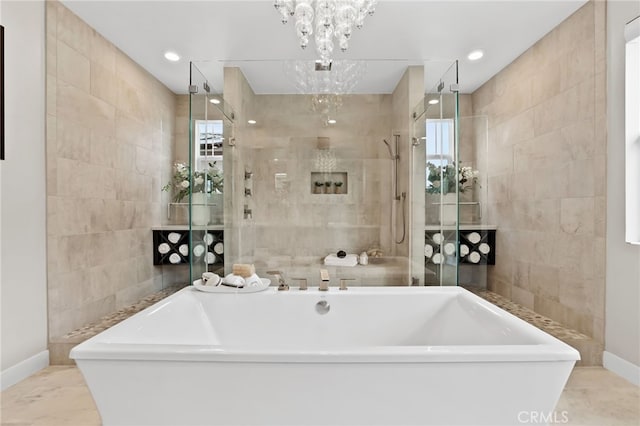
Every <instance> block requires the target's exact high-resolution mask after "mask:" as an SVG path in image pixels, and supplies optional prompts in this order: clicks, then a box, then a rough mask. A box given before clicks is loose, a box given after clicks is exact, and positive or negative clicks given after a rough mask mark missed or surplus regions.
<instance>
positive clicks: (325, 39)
mask: <svg viewBox="0 0 640 426" xmlns="http://www.w3.org/2000/svg"><path fill="white" fill-rule="evenodd" d="M376 3H377V0H340V1H336V0H275V1H274V3H273V5H274V7H275V9H276V10H277V11H278V13H280V17H281V20H282V23H283V24H286V23H287V22H288V21H289V18H290V17H295V24H294V25H295V31H296V34H297V36H298V39H299V44H300V47H301V48H302V49H305V48H306V47H307V46H308V45H309V41H310V38H309V36H310V35H312V34H314V30H315V37H314V40H315V44H316V51H317V53H318V55H319V56H320V59H321V61H322V63H323V64H328V63H329V62H330V61H331V55H332V54H333V46H334V39H335V43H337V45H338V46H339V47H340V50H341V51H342V52H346V51H347V49H348V48H349V42H348V41H349V39H350V37H351V35H352V32H353V28H354V27H355V28H358V29H360V28H362V27H363V25H364V20H365V18H366V17H367V16H370V15H373V13H374V12H375V6H376Z"/></svg>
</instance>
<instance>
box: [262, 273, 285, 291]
mask: <svg viewBox="0 0 640 426" xmlns="http://www.w3.org/2000/svg"><path fill="white" fill-rule="evenodd" d="M267 274H269V275H273V276H274V277H276V279H277V280H278V284H279V285H278V291H284V290H289V285H288V284H287V283H286V282H285V280H284V278H283V277H282V272H280V271H267Z"/></svg>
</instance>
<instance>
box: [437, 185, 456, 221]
mask: <svg viewBox="0 0 640 426" xmlns="http://www.w3.org/2000/svg"><path fill="white" fill-rule="evenodd" d="M440 202H441V204H440V209H441V210H440V223H441V224H442V225H455V224H456V222H457V221H458V199H457V197H456V193H455V192H449V193H447V194H444V195H443V196H442V197H441V199H440Z"/></svg>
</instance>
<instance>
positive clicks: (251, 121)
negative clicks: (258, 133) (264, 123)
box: [247, 120, 257, 124]
mask: <svg viewBox="0 0 640 426" xmlns="http://www.w3.org/2000/svg"><path fill="white" fill-rule="evenodd" d="M247 123H249V124H256V123H257V121H256V120H247Z"/></svg>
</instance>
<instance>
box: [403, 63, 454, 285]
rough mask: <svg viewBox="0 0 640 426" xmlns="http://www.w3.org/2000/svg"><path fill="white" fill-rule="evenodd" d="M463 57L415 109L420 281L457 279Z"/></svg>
mask: <svg viewBox="0 0 640 426" xmlns="http://www.w3.org/2000/svg"><path fill="white" fill-rule="evenodd" d="M457 85H458V72H457V62H454V63H453V64H452V65H451V66H450V68H449V69H448V70H447V71H446V73H445V74H444V75H443V76H442V77H441V78H440V79H439V81H438V82H437V84H436V85H435V86H434V87H433V88H432V89H431V90H429V91H428V92H427V93H426V94H425V97H424V99H423V101H422V102H421V103H420V104H419V105H418V106H416V108H415V111H414V124H413V126H414V135H415V137H414V139H413V149H414V156H413V168H414V174H413V188H414V191H415V192H414V200H416V201H415V202H414V204H413V206H412V208H413V218H414V222H413V227H412V231H413V236H414V243H413V244H412V265H413V271H412V276H413V277H414V281H417V282H418V283H419V284H420V285H457V284H458V263H459V262H458V255H459V253H458V252H459V244H458V241H459V233H458V231H459V229H458V226H459V192H460V179H459V164H460V163H459V149H458V146H459V143H458V138H459V131H458V130H459V97H458V86H457Z"/></svg>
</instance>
